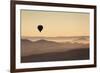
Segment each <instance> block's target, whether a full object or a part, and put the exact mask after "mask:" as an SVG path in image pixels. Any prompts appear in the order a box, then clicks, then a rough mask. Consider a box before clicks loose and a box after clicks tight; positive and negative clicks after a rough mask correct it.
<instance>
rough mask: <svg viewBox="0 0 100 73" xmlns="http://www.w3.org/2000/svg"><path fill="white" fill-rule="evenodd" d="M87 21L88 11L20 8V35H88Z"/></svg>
mask: <svg viewBox="0 0 100 73" xmlns="http://www.w3.org/2000/svg"><path fill="white" fill-rule="evenodd" d="M89 22H90V21H89V13H75V12H53V11H32V10H21V22H20V23H21V36H22V37H37V36H38V37H59V36H89V34H90V33H89V30H90V27H89V24H90V23H89ZM40 24H41V25H43V30H42V32H39V31H38V29H37V26H38V25H40Z"/></svg>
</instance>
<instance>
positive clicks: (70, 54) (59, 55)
mask: <svg viewBox="0 0 100 73" xmlns="http://www.w3.org/2000/svg"><path fill="white" fill-rule="evenodd" d="M87 59H89V48H84V49H74V50H69V51H64V52H53V53H45V54H37V55H30V56H25V57H21V62H22V63H26V62H47V61H65V60H66V61H68V60H87Z"/></svg>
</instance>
